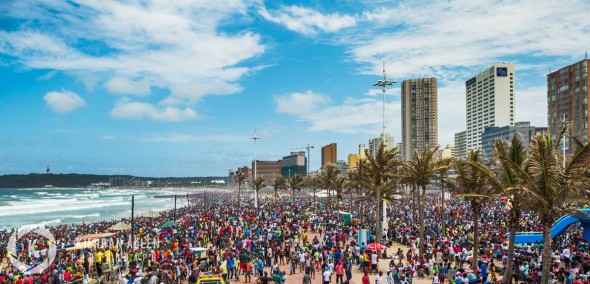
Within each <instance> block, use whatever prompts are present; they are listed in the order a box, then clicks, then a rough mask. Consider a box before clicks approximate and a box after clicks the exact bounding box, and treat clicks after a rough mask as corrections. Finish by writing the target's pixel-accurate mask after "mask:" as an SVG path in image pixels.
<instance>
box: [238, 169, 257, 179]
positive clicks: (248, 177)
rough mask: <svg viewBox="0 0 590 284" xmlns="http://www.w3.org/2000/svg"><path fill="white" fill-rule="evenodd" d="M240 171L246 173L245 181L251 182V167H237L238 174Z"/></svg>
mask: <svg viewBox="0 0 590 284" xmlns="http://www.w3.org/2000/svg"><path fill="white" fill-rule="evenodd" d="M240 173H244V174H246V181H247V182H252V180H253V177H254V171H253V170H252V169H251V168H248V166H243V167H240V168H238V174H240Z"/></svg>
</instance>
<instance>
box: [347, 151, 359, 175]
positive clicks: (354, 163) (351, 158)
mask: <svg viewBox="0 0 590 284" xmlns="http://www.w3.org/2000/svg"><path fill="white" fill-rule="evenodd" d="M360 161H361V156H360V155H358V154H348V172H354V171H355V170H356V169H357V168H358V165H359V162H360Z"/></svg>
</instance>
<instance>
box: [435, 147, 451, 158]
mask: <svg viewBox="0 0 590 284" xmlns="http://www.w3.org/2000/svg"><path fill="white" fill-rule="evenodd" d="M454 155H455V145H453V144H449V145H447V146H446V147H444V148H441V149H438V151H437V153H436V158H437V159H447V158H451V157H454Z"/></svg>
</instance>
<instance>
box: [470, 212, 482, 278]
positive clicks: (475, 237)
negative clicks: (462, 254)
mask: <svg viewBox="0 0 590 284" xmlns="http://www.w3.org/2000/svg"><path fill="white" fill-rule="evenodd" d="M474 205H475V204H474ZM472 207H473V263H472V264H471V269H473V271H477V267H478V266H477V259H478V254H479V217H480V215H481V208H480V206H479V205H475V206H472Z"/></svg>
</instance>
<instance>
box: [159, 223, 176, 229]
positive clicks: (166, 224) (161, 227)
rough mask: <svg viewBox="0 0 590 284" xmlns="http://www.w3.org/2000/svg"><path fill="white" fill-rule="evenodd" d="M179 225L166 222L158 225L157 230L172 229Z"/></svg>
mask: <svg viewBox="0 0 590 284" xmlns="http://www.w3.org/2000/svg"><path fill="white" fill-rule="evenodd" d="M178 225H180V224H179V223H176V222H173V221H166V222H164V223H162V224H160V225H158V228H160V229H164V228H172V227H176V226H178Z"/></svg>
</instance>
